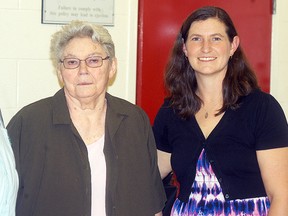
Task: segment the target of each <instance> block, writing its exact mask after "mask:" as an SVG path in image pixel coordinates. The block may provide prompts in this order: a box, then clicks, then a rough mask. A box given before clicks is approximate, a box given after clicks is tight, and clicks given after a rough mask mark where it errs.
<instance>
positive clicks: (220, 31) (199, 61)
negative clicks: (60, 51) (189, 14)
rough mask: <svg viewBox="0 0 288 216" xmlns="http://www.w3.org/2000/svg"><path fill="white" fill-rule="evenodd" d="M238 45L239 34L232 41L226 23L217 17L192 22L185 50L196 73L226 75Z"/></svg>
mask: <svg viewBox="0 0 288 216" xmlns="http://www.w3.org/2000/svg"><path fill="white" fill-rule="evenodd" d="M238 45H239V38H238V36H235V37H234V39H233V41H232V43H231V42H230V41H229V38H228V35H227V33H226V28H225V25H224V23H222V22H220V21H219V20H218V19H216V18H209V19H207V20H203V21H195V22H193V23H192V24H191V26H190V29H189V33H188V38H187V41H186V42H185V44H184V45H183V51H184V53H185V55H186V56H187V57H188V60H189V62H190V64H191V66H192V68H193V69H194V70H195V72H196V75H197V73H198V74H204V75H209V74H210V75H211V74H215V73H222V75H223V76H224V75H225V73H226V71H227V65H228V61H229V58H230V56H232V55H233V53H234V52H235V50H236V49H237V47H238Z"/></svg>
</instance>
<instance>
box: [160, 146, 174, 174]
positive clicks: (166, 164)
mask: <svg viewBox="0 0 288 216" xmlns="http://www.w3.org/2000/svg"><path fill="white" fill-rule="evenodd" d="M157 156H158V167H159V171H160V175H161V178H162V179H164V178H165V177H166V176H167V175H168V174H169V173H170V172H171V171H172V167H171V163H170V158H171V154H170V153H167V152H164V151H160V150H157Z"/></svg>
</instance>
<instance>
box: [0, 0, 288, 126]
mask: <svg viewBox="0 0 288 216" xmlns="http://www.w3.org/2000/svg"><path fill="white" fill-rule="evenodd" d="M137 6H138V1H137V0H125V1H122V0H121V1H118V0H115V22H114V23H115V25H114V26H113V27H107V28H108V29H109V31H110V33H111V34H112V37H113V39H114V42H115V45H116V56H117V57H118V72H117V77H116V80H115V82H114V84H113V85H112V86H111V87H109V90H108V91H109V92H110V93H111V94H113V95H116V96H119V97H122V98H124V99H127V100H129V101H131V102H132V103H135V95H136V90H135V86H136V85H135V84H136V48H137ZM285 8H288V2H287V1H286V0H278V1H277V13H276V15H274V16H273V35H272V38H273V39H272V40H273V41H272V74H271V93H272V95H274V96H275V97H276V98H277V99H278V101H279V102H280V104H281V105H282V107H283V109H284V110H285V113H286V116H288V96H287V94H288V85H287V83H288V73H287V72H286V71H287V70H286V67H287V64H285V63H286V59H285V57H286V56H287V53H286V50H287V48H288V41H287V40H286V38H288V28H287V25H288V14H287V13H285ZM0 20H1V22H0V29H1V34H0V50H1V52H0V64H1V70H0V92H1V99H0V108H1V110H2V113H3V116H4V121H5V123H6V124H7V123H8V121H9V120H10V118H11V117H12V116H13V115H14V114H15V113H16V112H17V111H18V110H19V109H20V108H22V107H23V106H25V105H27V104H29V103H31V102H33V101H36V100H39V99H40V98H43V97H47V96H51V95H53V94H54V93H55V92H56V91H57V90H58V89H59V85H58V82H57V78H56V75H55V74H54V72H53V68H52V66H51V63H50V60H49V43H50V36H51V34H52V33H54V32H55V31H56V30H58V29H59V28H60V26H58V25H50V24H41V0H21V1H20V0H9V1H8V0H7V1H1V2H0ZM263 37H265V35H264V36H263ZM254 39H255V40H257V38H253V32H251V41H252V40H254Z"/></svg>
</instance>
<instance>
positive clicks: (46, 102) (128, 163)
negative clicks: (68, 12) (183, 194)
mask: <svg viewBox="0 0 288 216" xmlns="http://www.w3.org/2000/svg"><path fill="white" fill-rule="evenodd" d="M51 58H52V61H53V64H54V66H55V68H56V70H57V73H58V77H59V80H60V82H61V83H62V84H63V88H62V89H61V90H59V91H58V92H57V93H56V94H55V95H54V96H53V97H50V98H46V99H43V100H40V101H38V102H36V103H33V104H31V105H28V106H26V107H25V108H23V109H22V110H21V111H19V112H18V113H17V114H16V115H15V116H14V117H13V118H12V120H11V121H10V123H9V124H8V132H9V135H10V137H11V141H12V144H13V149H14V152H15V156H16V165H17V169H18V172H19V175H20V189H19V193H18V201H17V208H16V212H17V215H19V216H20V215H21V216H31V215H41V216H46V215H47V216H48V215H53V216H66V215H67V216H73V215H75V216H80V215H81V216H82V215H85V216H86V215H87V216H90V215H93V216H96V215H97V216H98V215H99V216H101V215H119V216H129V215H131V216H134V215H143V216H148V215H155V214H157V213H159V212H161V209H162V208H163V206H164V202H165V192H164V190H163V187H162V181H161V178H160V175H159V171H158V168H157V154H156V147H155V141H154V137H153V133H152V129H151V127H150V123H149V119H148V117H147V116H146V114H145V113H144V112H143V111H142V110H141V109H140V108H139V107H137V106H135V105H133V104H131V103H129V102H127V101H124V100H122V99H119V98H116V97H113V96H111V95H109V94H108V93H107V92H106V90H107V86H108V82H109V80H110V79H111V78H112V77H113V76H114V74H115V72H116V66H117V62H116V58H115V51H114V44H113V41H112V39H111V36H110V35H109V33H108V31H107V30H106V29H105V28H103V27H102V26H98V25H94V24H89V23H86V22H80V21H74V22H72V23H70V24H69V25H67V26H64V27H63V28H62V29H61V30H60V31H58V32H56V33H55V34H54V35H53V37H52V40H51ZM160 214H161V213H159V215H160Z"/></svg>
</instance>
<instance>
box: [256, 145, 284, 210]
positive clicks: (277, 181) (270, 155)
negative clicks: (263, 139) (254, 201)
mask: <svg viewBox="0 0 288 216" xmlns="http://www.w3.org/2000/svg"><path fill="white" fill-rule="evenodd" d="M257 159H258V163H259V166H260V170H261V175H262V179H263V182H264V186H265V189H266V193H267V195H268V197H269V200H270V202H271V206H270V210H269V216H279V215H283V216H285V215H286V216H287V215H288V147H284V148H275V149H269V150H261V151H257Z"/></svg>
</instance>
